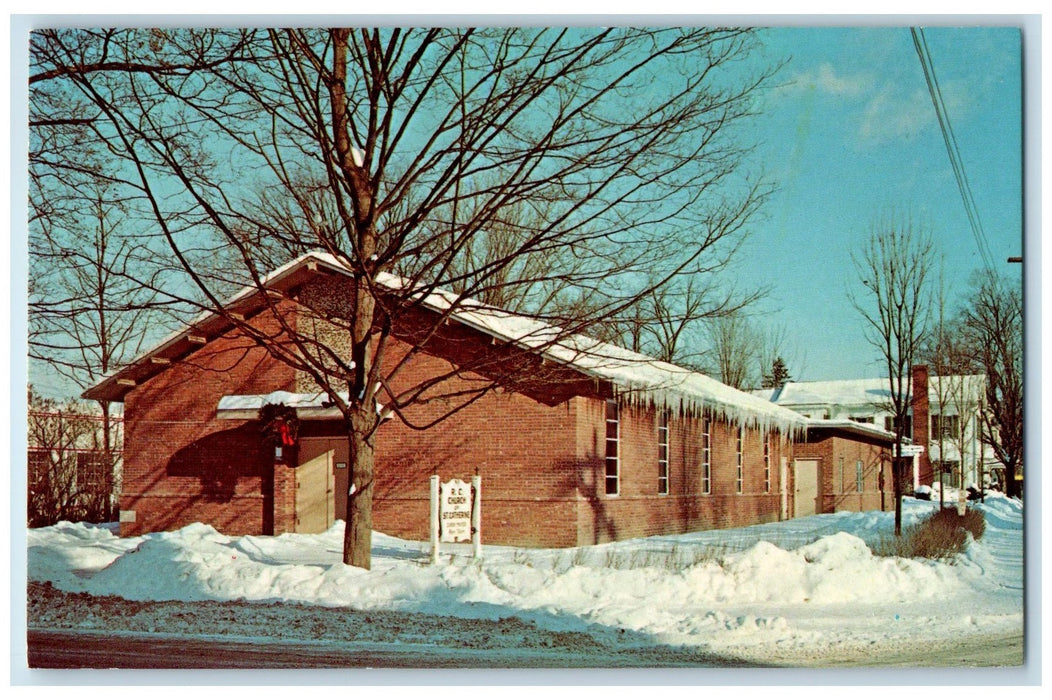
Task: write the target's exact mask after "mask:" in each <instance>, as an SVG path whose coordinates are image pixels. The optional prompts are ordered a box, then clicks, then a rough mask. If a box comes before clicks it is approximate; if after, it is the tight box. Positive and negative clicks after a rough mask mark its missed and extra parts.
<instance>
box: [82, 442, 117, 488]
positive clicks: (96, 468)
mask: <svg viewBox="0 0 1052 700" xmlns="http://www.w3.org/2000/svg"><path fill="white" fill-rule="evenodd" d="M112 476H113V475H112V472H111V471H110V470H109V469H107V464H106V455H105V454H102V453H99V452H79V453H77V488H78V489H80V490H81V491H91V492H103V493H105V492H108V491H109V490H110V485H111V484H112V483H113V479H112Z"/></svg>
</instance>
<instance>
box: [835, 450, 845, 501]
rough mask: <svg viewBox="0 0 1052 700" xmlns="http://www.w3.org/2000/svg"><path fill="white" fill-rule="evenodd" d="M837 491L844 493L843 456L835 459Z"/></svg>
mask: <svg viewBox="0 0 1052 700" xmlns="http://www.w3.org/2000/svg"><path fill="white" fill-rule="evenodd" d="M837 477H838V483H837V490H836V492H837V493H844V458H843V457H840V458H838V459H837Z"/></svg>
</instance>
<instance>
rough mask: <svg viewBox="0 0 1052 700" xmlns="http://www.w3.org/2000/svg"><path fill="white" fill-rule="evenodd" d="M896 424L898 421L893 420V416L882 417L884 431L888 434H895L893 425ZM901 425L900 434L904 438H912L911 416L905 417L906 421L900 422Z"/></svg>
mask: <svg viewBox="0 0 1052 700" xmlns="http://www.w3.org/2000/svg"><path fill="white" fill-rule="evenodd" d="M897 423H898V421H896V420H895V416H884V430H886V431H888V432H889V433H893V432H895V425H896V424H897ZM902 425H903V426H904V427H903V429H902V434H903V435H904V436H905V437H912V436H913V416H906V420H904V421H902Z"/></svg>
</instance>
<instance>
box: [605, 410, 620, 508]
mask: <svg viewBox="0 0 1052 700" xmlns="http://www.w3.org/2000/svg"><path fill="white" fill-rule="evenodd" d="M620 431H621V426H620V421H619V419H618V407H617V401H613V400H611V401H607V402H606V494H607V495H608V496H616V495H617V494H618V491H619V488H620V483H619V482H620V479H619V469H618V467H619V465H618V455H617V452H618V449H617V448H618V439H619V437H620Z"/></svg>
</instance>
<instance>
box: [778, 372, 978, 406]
mask: <svg viewBox="0 0 1052 700" xmlns="http://www.w3.org/2000/svg"><path fill="white" fill-rule="evenodd" d="M940 382H942V384H941V386H942V391H943V392H944V393H945V392H947V391H956V390H957V389H958V388H960V387H962V386H963V388H964V391H965V394H966V395H969V396H979V395H981V392H982V387H983V386H984V383H985V377H984V376H983V375H981V374H972V375H948V376H946V377H940V376H938V375H930V376H929V377H928V400H929V401H930V402H932V403H933V404H938V403H939V388H940ZM763 391H770V390H768V389H764V390H763ZM772 400H773V401H774V402H775V403H777V404H778V405H779V406H812V405H817V406H865V407H869V408H879V407H883V406H887V405H889V404H890V403H891V387H890V383H889V382H888V380H887V378H886V377H880V378H875V379H834V380H826V381H816V382H787V383H786V385H785V386H784V387H782V390H781V392H780V393H779V394H778V395H777V396H776V397H775V398H773V399H772Z"/></svg>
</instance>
